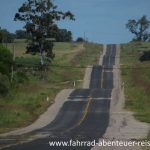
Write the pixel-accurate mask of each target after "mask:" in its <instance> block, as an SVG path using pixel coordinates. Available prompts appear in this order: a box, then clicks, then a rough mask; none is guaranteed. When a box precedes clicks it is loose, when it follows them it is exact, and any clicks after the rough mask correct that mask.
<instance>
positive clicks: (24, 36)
mask: <svg viewBox="0 0 150 150" xmlns="http://www.w3.org/2000/svg"><path fill="white" fill-rule="evenodd" d="M15 34H16V38H17V39H27V38H29V37H30V36H29V34H28V33H27V32H26V31H25V30H16V33H15Z"/></svg>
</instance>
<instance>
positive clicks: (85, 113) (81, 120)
mask: <svg viewBox="0 0 150 150" xmlns="http://www.w3.org/2000/svg"><path fill="white" fill-rule="evenodd" d="M91 101H92V97H89V99H88V103H87V105H86V107H85V109H84V113H83V116H82V117H81V119H80V121H79V122H78V123H77V125H76V126H79V125H81V123H82V122H83V121H84V119H85V118H86V116H87V114H88V110H89V107H90V104H91Z"/></svg>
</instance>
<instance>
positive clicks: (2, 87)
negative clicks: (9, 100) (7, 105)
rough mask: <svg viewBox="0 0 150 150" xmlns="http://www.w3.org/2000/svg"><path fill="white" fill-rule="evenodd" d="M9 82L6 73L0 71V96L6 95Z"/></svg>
mask: <svg viewBox="0 0 150 150" xmlns="http://www.w3.org/2000/svg"><path fill="white" fill-rule="evenodd" d="M9 88H10V82H9V78H8V77H7V76H6V75H3V74H1V73H0V97H2V96H6V95H7V94H8V92H9Z"/></svg>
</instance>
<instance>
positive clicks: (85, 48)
mask: <svg viewBox="0 0 150 150" xmlns="http://www.w3.org/2000/svg"><path fill="white" fill-rule="evenodd" d="M7 46H8V47H12V45H11V44H8V45H7ZM25 46H26V43H23V42H22V43H21V42H18V43H15V54H16V57H17V58H16V60H17V59H18V60H17V61H19V62H22V63H27V62H28V63H29V64H30V63H38V60H39V56H32V55H26V54H24V51H25ZM100 51H102V46H101V45H98V44H93V43H86V44H82V43H80V44H76V43H55V46H54V53H55V54H56V57H55V59H54V61H53V62H52V64H51V66H50V69H49V71H48V72H47V76H46V79H45V80H41V79H39V77H37V76H36V75H34V74H32V72H28V73H27V76H28V81H26V82H25V83H22V84H18V85H17V87H16V88H14V89H12V90H11V91H10V94H9V95H8V96H7V97H5V98H0V118H1V119H0V133H4V132H8V131H11V130H14V129H16V128H19V127H24V126H27V125H29V124H31V123H32V122H33V121H34V120H36V119H37V118H38V116H39V115H40V114H41V113H43V112H44V111H46V109H47V108H48V107H49V106H50V105H51V104H52V103H54V99H55V96H56V94H57V93H58V92H59V91H61V90H62V89H65V88H81V87H82V80H83V77H84V72H85V66H87V65H90V64H96V63H97V62H98V59H99V55H100ZM88 56H90V57H88ZM91 58H92V61H91ZM83 59H84V61H83ZM81 66H82V67H81ZM74 81H75V83H76V86H75V87H74V84H73V82H74ZM47 97H48V98H49V100H47Z"/></svg>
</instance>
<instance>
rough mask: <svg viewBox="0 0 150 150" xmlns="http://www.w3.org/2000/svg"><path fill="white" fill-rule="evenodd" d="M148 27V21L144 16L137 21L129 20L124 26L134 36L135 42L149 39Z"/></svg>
mask: <svg viewBox="0 0 150 150" xmlns="http://www.w3.org/2000/svg"><path fill="white" fill-rule="evenodd" d="M149 27H150V21H149V20H148V19H147V17H146V16H143V17H141V18H140V19H139V20H134V19H130V20H128V23H127V24H126V28H127V29H128V30H129V31H130V32H131V33H132V34H134V35H135V38H134V40H136V41H147V40H148V39H149V37H150V34H149V33H148V28H149Z"/></svg>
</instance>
